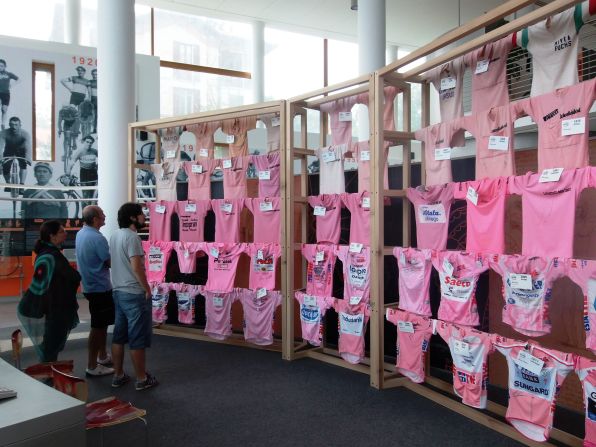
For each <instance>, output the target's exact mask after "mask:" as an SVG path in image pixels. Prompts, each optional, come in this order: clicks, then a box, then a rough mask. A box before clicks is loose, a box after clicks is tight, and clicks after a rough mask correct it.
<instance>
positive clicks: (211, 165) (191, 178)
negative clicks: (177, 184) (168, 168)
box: [183, 158, 220, 200]
mask: <svg viewBox="0 0 596 447" xmlns="http://www.w3.org/2000/svg"><path fill="white" fill-rule="evenodd" d="M219 161H220V160H210V159H208V158H199V159H198V160H197V161H185V162H184V163H183V166H184V172H185V173H186V176H187V178H188V200H210V199H211V175H212V174H213V171H215V168H217V167H218V166H219Z"/></svg>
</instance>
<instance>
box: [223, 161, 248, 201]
mask: <svg viewBox="0 0 596 447" xmlns="http://www.w3.org/2000/svg"><path fill="white" fill-rule="evenodd" d="M230 162H231V163H232V167H231V168H226V167H224V162H223V160H222V161H221V167H222V168H223V188H224V199H241V198H243V197H246V171H247V169H248V165H249V164H250V156H246V157H233V158H231V159H230Z"/></svg>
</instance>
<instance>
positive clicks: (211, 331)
mask: <svg viewBox="0 0 596 447" xmlns="http://www.w3.org/2000/svg"><path fill="white" fill-rule="evenodd" d="M200 291H201V295H203V296H204V297H205V317H206V324H205V331H204V332H205V335H207V336H209V337H211V338H214V339H216V340H225V339H226V338H228V337H229V336H230V335H232V304H233V303H234V301H236V300H238V298H239V296H238V295H239V291H240V289H231V290H230V291H229V292H223V293H222V292H210V291H208V290H205V287H202V288H201V289H200Z"/></svg>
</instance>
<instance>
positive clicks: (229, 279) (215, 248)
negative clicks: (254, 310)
mask: <svg viewBox="0 0 596 447" xmlns="http://www.w3.org/2000/svg"><path fill="white" fill-rule="evenodd" d="M200 244H202V245H203V251H204V252H205V253H206V254H207V256H209V264H208V267H207V268H208V270H207V275H208V277H207V284H205V290H209V291H212V292H230V291H231V290H232V289H233V288H234V280H235V279H236V267H238V260H239V259H240V255H241V254H242V253H244V250H245V244H226V243H222V242H200Z"/></svg>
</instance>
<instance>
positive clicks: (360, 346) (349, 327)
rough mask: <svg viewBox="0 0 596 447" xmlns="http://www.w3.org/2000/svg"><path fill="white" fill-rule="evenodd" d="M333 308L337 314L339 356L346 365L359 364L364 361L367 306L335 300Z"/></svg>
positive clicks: (367, 316)
mask: <svg viewBox="0 0 596 447" xmlns="http://www.w3.org/2000/svg"><path fill="white" fill-rule="evenodd" d="M333 307H334V309H335V311H336V312H337V313H338V322H337V323H338V327H339V341H338V350H339V355H341V358H342V359H344V360H345V361H346V362H348V363H352V364H357V363H360V362H361V361H362V360H363V359H364V334H365V333H366V325H367V324H368V318H369V316H370V309H369V307H368V304H365V303H362V302H361V303H360V304H357V305H350V303H349V301H346V300H335V301H334V305H333Z"/></svg>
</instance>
